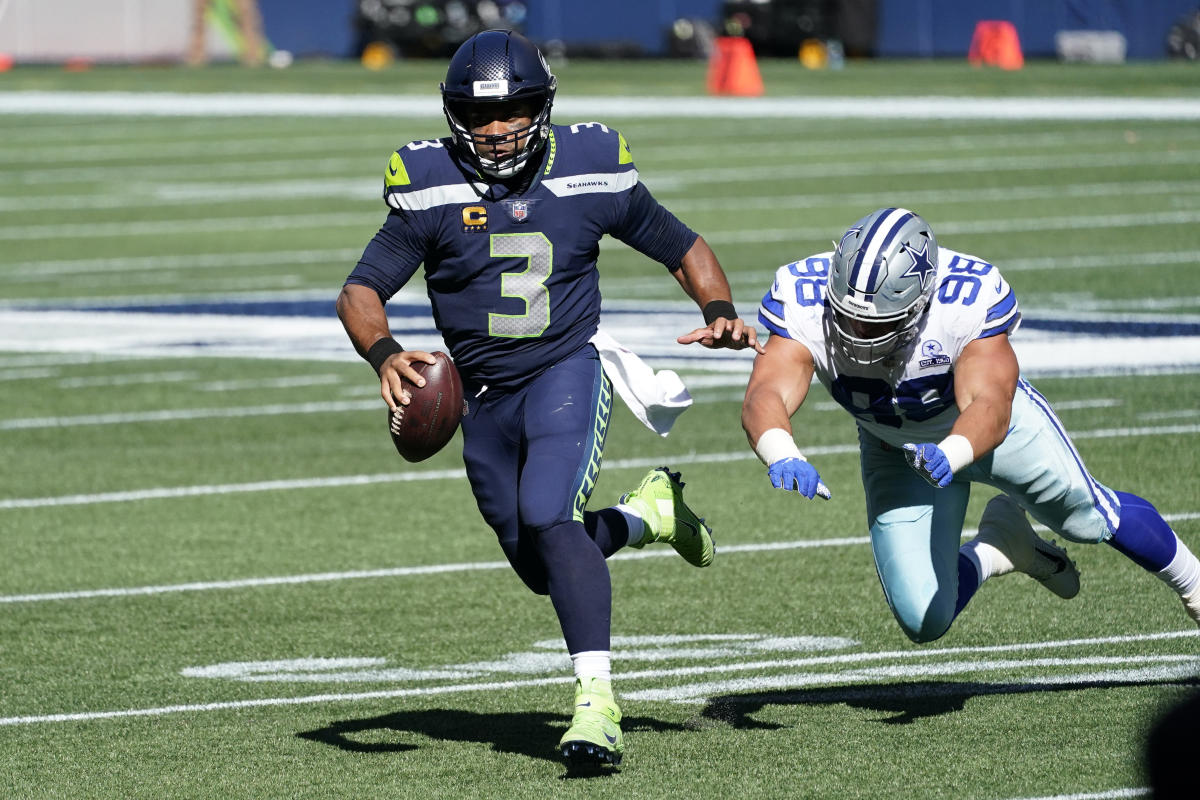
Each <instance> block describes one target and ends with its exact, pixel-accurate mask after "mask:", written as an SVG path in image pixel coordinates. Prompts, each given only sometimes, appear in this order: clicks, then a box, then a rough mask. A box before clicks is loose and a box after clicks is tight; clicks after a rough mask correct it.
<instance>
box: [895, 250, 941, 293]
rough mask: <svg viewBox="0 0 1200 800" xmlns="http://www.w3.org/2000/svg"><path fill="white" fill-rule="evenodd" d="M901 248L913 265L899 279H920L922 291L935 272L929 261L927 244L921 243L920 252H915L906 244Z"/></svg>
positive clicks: (934, 267) (935, 268)
mask: <svg viewBox="0 0 1200 800" xmlns="http://www.w3.org/2000/svg"><path fill="white" fill-rule="evenodd" d="M901 246H902V247H903V248H904V252H906V253H908V254H909V255H910V256H912V260H913V263H912V266H911V267H909V268H908V270H907V271H905V273H904V274H903V275H901V276H900V277H901V278H920V279H921V288H922V289H924V288H925V285H926V284H927V283H929V278H930V277H931V276H932V275H933V273H934V272H935V271H936V270H937V267H936V266H934V264H933V262H932V261H930V260H929V242H922V243H921V249H920V250H916V249H914V248H913V247H912V246H911V245H907V244H905V245H901Z"/></svg>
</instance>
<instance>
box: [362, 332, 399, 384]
mask: <svg viewBox="0 0 1200 800" xmlns="http://www.w3.org/2000/svg"><path fill="white" fill-rule="evenodd" d="M403 352H404V348H403V347H401V346H400V343H399V342H397V341H396V340H395V339H393V338H392V337H390V336H384V337H383V338H382V339H380V340H378V341H377V342H375V344H373V345H371V347H370V348H369V349H368V350H367V355H366V356H365V357H366V359H367V363H368V364H370V365H371V368H372V369H374V370H375V374H376V375H378V374H379V370H381V369H383V362H385V361H387V360H388V356H390V355H392V354H393V353H403Z"/></svg>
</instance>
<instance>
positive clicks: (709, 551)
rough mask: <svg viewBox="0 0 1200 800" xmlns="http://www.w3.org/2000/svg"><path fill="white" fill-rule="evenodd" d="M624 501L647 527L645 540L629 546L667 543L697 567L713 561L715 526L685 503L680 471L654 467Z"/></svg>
mask: <svg viewBox="0 0 1200 800" xmlns="http://www.w3.org/2000/svg"><path fill="white" fill-rule="evenodd" d="M621 502H622V503H624V504H626V505H628V506H629V507H630V508H632V509H634V510H635V511H637V512H638V514H640V515H641V517H642V522H643V524H644V525H645V526H646V534H645V535H644V536H643V537H642V540H641V541H640V542H638V543H637V544H632V543H631V544H630V547H639V548H640V547H644V546H645V545H646V544H647V543H648V542H666V543H667V544H669V545H671V546H672V547H674V548H675V552H677V553H679V555H681V556H683V558H684V560H686V561H687V562H688V563H689V564H691V565H692V566H694V567H707V566H708V565H709V564H711V563H712V560H713V555H714V554H715V552H716V549H715V548H714V547H713V539H712V529H711V528H709V527H708V526H707V525H705V524H704V520H702V519H700V518H699V517H697V516H696V515H695V513H694V512H693V511H692V510H691V509H690V508H688V507H687V504H686V503H684V502H683V481H681V480H679V473H678V472H671V471H670V470H668V469H667V468H666V467H659V468H658V469H654V470H651V471H650V473H649V474H648V475H646V477H645V478H643V479H642V482H641V484H640V485H639V486H638V487H637V488H636V489H634V490H633V491H632V492H629V493H628V494H626V495H625V496H624V497H622V498H621Z"/></svg>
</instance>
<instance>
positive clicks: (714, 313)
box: [704, 300, 738, 325]
mask: <svg viewBox="0 0 1200 800" xmlns="http://www.w3.org/2000/svg"><path fill="white" fill-rule="evenodd" d="M737 318H738V315H737V311H735V310H734V309H733V303H731V302H729V301H728V300H710V301H709V302H708V304H707V305H705V306H704V324H705V325H712V324H713V323H714V322H716V321H717V320H719V319H737Z"/></svg>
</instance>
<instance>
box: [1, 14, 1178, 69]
mask: <svg viewBox="0 0 1200 800" xmlns="http://www.w3.org/2000/svg"><path fill="white" fill-rule="evenodd" d="M198 15H202V16H198ZM248 15H249V16H251V17H253V16H260V17H261V30H262V34H263V35H264V36H265V40H266V48H267V49H266V51H264V55H266V53H269V52H272V51H280V52H283V53H286V54H287V55H288V56H292V55H294V56H296V57H314V56H320V57H327V58H335V59H337V58H358V57H361V56H362V55H363V53H364V51H369V49H370V48H371V46H372V45H375V46H376V47H386V48H387V49H388V52H389V54H390V56H391V57H398V58H417V57H439V58H441V57H445V56H446V55H448V54H449V53H451V52H453V50H454V48H455V46H457V44H458V43H460V42H461V41H463V39H465V38H466V37H468V36H470V35H471V34H472V33H475V32H476V31H479V30H482V29H484V28H489V27H510V28H515V29H518V30H521V31H523V32H524V33H525V34H526V35H528V36H529V37H530V38H532V39H533V40H534V41H535V42H537V43H538V44H539V45H541V46H542V47H543V48H545V49H546V50H547V51H548V52H549V53H550V54H551V55H552V56H557V57H622V58H631V57H633V58H636V57H672V56H673V57H707V56H708V55H709V54H710V53H711V50H712V41H713V39H714V38H715V37H718V36H744V37H745V38H747V39H749V40H750V42H751V44H752V45H753V48H754V51H755V53H756V54H758V55H760V56H784V57H796V56H797V54H798V53H799V52H800V50H801V48H802V46H803V45H804V43H805V42H807V41H814V40H815V41H819V42H822V43H825V44H829V45H833V46H835V47H836V49H837V50H838V51H839V52H842V51H844V52H845V53H846V55H848V56H850V57H866V58H869V57H881V58H941V57H962V56H965V55H966V54H967V52H968V49H969V47H970V45H971V42H972V36H973V33H974V31H975V29H976V26H977V24H978V23H979V22H980V21H982V20H1005V21H1008V22H1010V23H1011V24H1012V25H1013V26H1014V27H1015V29H1016V31H1017V33H1018V35H1019V37H1020V43H1021V47H1022V49H1023V51H1024V54H1025V56H1026V57H1031V58H1042V57H1045V58H1054V57H1059V58H1064V57H1065V58H1066V60H1106V61H1119V60H1124V59H1125V58H1129V59H1161V58H1166V57H1169V56H1178V57H1184V58H1193V59H1194V58H1195V57H1196V51H1197V47H1198V45H1200V10H1198V3H1197V0H961V1H960V0H736V1H735V2H725V1H724V0H605V2H579V0H257V2H255V0H0V54H5V55H7V56H8V57H10V58H12V59H13V60H14V61H15V62H16V63H18V64H19V63H47V62H49V63H55V62H64V61H68V60H72V59H76V60H87V61H94V62H119V63H135V62H154V61H164V62H173V61H182V60H188V59H189V57H190V59H191V60H207V59H226V58H232V57H235V56H237V55H242V56H246V52H245V45H246V39H245V37H246V36H247V35H254V33H253V31H254V28H253V26H252V25H251V26H249V27H247V25H245V24H244V23H246V22H247V21H249V22H253V21H254V20H253V19H250V20H247V19H246V18H247V16H248ZM196 19H203V20H204V22H203V30H199V31H198V30H197V25H196V22H195V20H196ZM1064 32H1065V33H1067V34H1068V42H1069V43H1070V42H1073V43H1074V49H1072V47H1070V46H1068V47H1066V48H1064V44H1063V34H1064ZM1081 34H1082V35H1081ZM1072 36H1074V38H1073V39H1072V38H1071V37H1072ZM197 47H200V48H201V50H202V52H197V49H196V48H197ZM1072 54H1074V56H1072ZM244 60H245V59H244ZM251 60H256V59H255V58H254V57H253V55H251Z"/></svg>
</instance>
